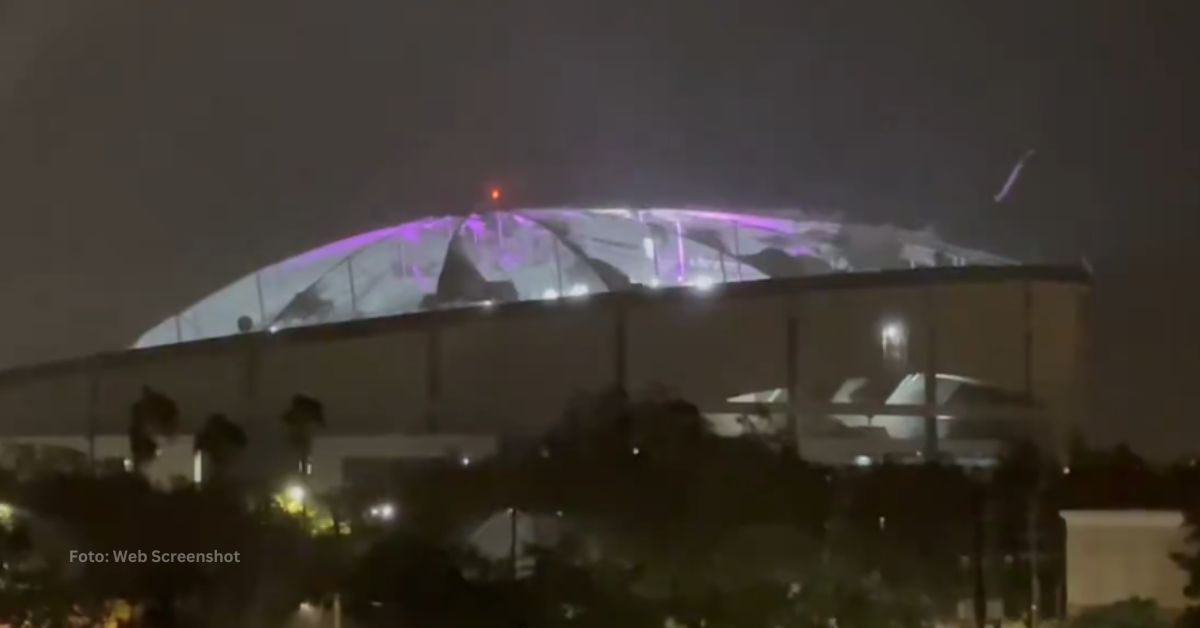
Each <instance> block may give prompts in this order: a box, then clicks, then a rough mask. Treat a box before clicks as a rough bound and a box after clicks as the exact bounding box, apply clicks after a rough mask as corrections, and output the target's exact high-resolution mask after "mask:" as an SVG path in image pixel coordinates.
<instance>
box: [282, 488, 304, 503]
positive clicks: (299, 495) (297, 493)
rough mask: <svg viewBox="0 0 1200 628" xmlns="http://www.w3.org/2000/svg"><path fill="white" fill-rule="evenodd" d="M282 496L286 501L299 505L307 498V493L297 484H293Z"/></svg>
mask: <svg viewBox="0 0 1200 628" xmlns="http://www.w3.org/2000/svg"><path fill="white" fill-rule="evenodd" d="M283 494H284V496H286V497H287V498H288V499H290V500H292V501H294V502H296V503H298V504H299V503H302V502H304V498H305V497H306V496H307V494H308V491H305V490H304V487H303V486H300V485H299V484H293V485H291V486H289V487H287V488H286V489H284V491H283Z"/></svg>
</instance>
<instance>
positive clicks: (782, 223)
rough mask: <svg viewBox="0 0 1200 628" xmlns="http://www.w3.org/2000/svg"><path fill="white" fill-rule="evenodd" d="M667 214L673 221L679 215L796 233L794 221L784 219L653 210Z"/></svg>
mask: <svg viewBox="0 0 1200 628" xmlns="http://www.w3.org/2000/svg"><path fill="white" fill-rule="evenodd" d="M655 211H662V212H668V213H670V214H673V217H674V218H675V219H678V217H679V216H680V215H683V216H686V217H689V218H700V219H704V220H715V221H718V222H724V223H728V224H736V225H738V226H740V227H749V228H751V229H762V230H764V231H775V232H779V233H794V232H795V231H796V224H797V222H796V221H795V220H789V219H786V218H771V217H769V216H754V215H750V214H737V213H733V212H719V211H711V210H699V209H665V210H655Z"/></svg>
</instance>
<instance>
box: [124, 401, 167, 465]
mask: <svg viewBox="0 0 1200 628" xmlns="http://www.w3.org/2000/svg"><path fill="white" fill-rule="evenodd" d="M129 415H130V416H129V452H130V457H131V458H132V460H133V468H134V470H135V471H141V470H142V469H143V468H144V467H145V466H146V465H147V464H149V463H150V462H152V461H153V460H154V458H155V457H156V456H158V439H159V438H160V437H166V438H170V437H171V436H174V435H175V431H176V430H177V429H178V427H179V406H177V405H175V401H174V400H173V399H171V398H170V397H168V396H166V395H164V394H162V393H160V392H158V391H157V390H154V389H153V388H150V387H149V386H142V396H141V397H140V398H139V399H138V400H137V401H135V402H133V405H132V406H130V408H129Z"/></svg>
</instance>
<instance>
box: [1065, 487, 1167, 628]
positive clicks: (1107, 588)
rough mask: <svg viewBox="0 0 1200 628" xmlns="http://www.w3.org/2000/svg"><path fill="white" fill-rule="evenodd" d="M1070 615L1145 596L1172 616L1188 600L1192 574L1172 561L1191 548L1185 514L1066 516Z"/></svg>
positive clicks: (1117, 512) (1097, 512)
mask: <svg viewBox="0 0 1200 628" xmlns="http://www.w3.org/2000/svg"><path fill="white" fill-rule="evenodd" d="M1062 517H1063V519H1064V520H1065V521H1066V527H1067V542H1066V553H1067V611H1068V613H1071V614H1074V613H1077V612H1079V611H1081V610H1084V609H1086V608H1088V607H1092V606H1099V605H1103V604H1110V603H1113V602H1119V601H1122V600H1127V599H1129V598H1132V597H1143V598H1149V599H1153V600H1155V601H1157V602H1158V603H1159V605H1160V606H1162V607H1163V608H1165V609H1167V610H1170V611H1180V610H1182V609H1183V608H1184V607H1185V606H1186V605H1187V601H1186V599H1185V598H1184V596H1183V588H1184V586H1185V585H1186V584H1187V575H1186V574H1185V573H1184V572H1183V570H1182V569H1180V568H1179V566H1178V565H1176V564H1175V563H1174V561H1172V560H1171V554H1172V553H1174V552H1180V551H1184V550H1185V549H1188V547H1187V543H1186V529H1185V528H1183V527H1182V525H1183V515H1182V514H1180V513H1179V512H1174V511H1146V510H1074V511H1064V512H1063V513H1062Z"/></svg>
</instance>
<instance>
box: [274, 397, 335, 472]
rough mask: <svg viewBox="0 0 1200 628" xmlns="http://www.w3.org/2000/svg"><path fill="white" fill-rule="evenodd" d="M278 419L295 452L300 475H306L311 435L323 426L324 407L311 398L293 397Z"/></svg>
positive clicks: (308, 466)
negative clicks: (281, 422)
mask: <svg viewBox="0 0 1200 628" xmlns="http://www.w3.org/2000/svg"><path fill="white" fill-rule="evenodd" d="M280 419H281V420H282V421H283V424H284V427H285V428H286V429H287V438H288V444H289V445H291V446H292V448H293V449H295V451H296V460H297V464H298V465H299V469H300V474H301V475H308V473H309V469H310V462H311V458H312V441H313V433H314V432H315V431H316V430H317V429H318V428H321V427H324V426H325V407H324V405H322V404H321V402H320V401H317V400H316V399H313V398H312V397H309V396H306V395H295V396H293V397H292V403H291V404H290V405H289V406H288V408H287V410H285V411H284V412H283V416H282V417H280Z"/></svg>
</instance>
